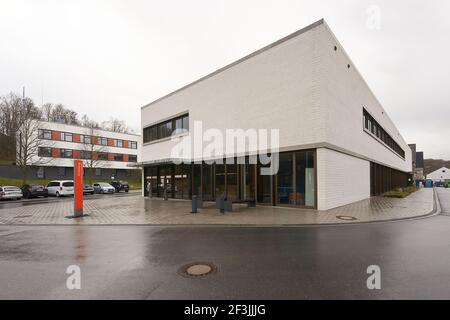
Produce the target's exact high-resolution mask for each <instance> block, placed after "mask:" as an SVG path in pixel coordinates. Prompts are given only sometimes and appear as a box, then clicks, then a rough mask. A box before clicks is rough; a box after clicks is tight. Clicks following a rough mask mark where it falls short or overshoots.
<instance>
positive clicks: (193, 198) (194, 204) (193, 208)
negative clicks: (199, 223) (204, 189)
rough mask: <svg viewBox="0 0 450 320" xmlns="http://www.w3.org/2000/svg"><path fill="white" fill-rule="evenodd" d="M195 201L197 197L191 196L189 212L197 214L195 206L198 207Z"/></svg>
mask: <svg viewBox="0 0 450 320" xmlns="http://www.w3.org/2000/svg"><path fill="white" fill-rule="evenodd" d="M197 200H198V198H197V196H195V195H194V196H192V211H191V213H198V211H197V205H198V203H197Z"/></svg>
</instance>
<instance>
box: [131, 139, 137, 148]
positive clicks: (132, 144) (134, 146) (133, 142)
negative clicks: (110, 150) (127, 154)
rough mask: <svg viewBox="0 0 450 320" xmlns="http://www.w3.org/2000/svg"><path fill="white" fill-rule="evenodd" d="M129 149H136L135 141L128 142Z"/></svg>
mask: <svg viewBox="0 0 450 320" xmlns="http://www.w3.org/2000/svg"><path fill="white" fill-rule="evenodd" d="M130 148H131V149H137V142H136V141H130Z"/></svg>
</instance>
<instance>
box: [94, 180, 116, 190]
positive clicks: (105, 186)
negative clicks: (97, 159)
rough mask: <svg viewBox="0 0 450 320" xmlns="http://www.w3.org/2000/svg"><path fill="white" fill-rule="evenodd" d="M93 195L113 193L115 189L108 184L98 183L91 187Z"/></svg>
mask: <svg viewBox="0 0 450 320" xmlns="http://www.w3.org/2000/svg"><path fill="white" fill-rule="evenodd" d="M92 186H93V187H94V192H95V193H114V192H115V191H116V189H115V188H114V187H113V186H112V185H110V184H109V183H105V182H99V183H94V184H93V185H92Z"/></svg>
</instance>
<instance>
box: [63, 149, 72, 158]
mask: <svg viewBox="0 0 450 320" xmlns="http://www.w3.org/2000/svg"><path fill="white" fill-rule="evenodd" d="M72 157H73V152H72V150H71V149H61V158H72Z"/></svg>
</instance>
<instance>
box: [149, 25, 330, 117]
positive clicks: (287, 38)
mask: <svg viewBox="0 0 450 320" xmlns="http://www.w3.org/2000/svg"><path fill="white" fill-rule="evenodd" d="M324 22H325V20H324V19H323V18H322V19H320V20H318V21H316V22H314V23H312V24H310V25H308V26H306V27H304V28H302V29H300V30H297V31H295V32H294V33H291V34H290V35H287V36H286V37H284V38H281V39H280V40H277V41H275V42H273V43H271V44H269V45H267V46H265V47H263V48H261V49H259V50H256V51H254V52H252V53H250V54H249V55H246V56H245V57H243V58H240V59H239V60H236V61H234V62H232V63H230V64H227V65H226V66H224V67H222V68H220V69H217V70H216V71H213V72H211V73H210V74H208V75H206V76H204V77H201V78H200V79H198V80H195V81H194V82H191V83H189V84H187V85H185V86H184V87H181V88H179V89H177V90H175V91H172V92H171V93H169V94H166V95H164V96H162V97H161V98H158V99H156V100H154V101H152V102H150V103H148V104H146V105H144V106H142V107H141V109H144V108H147V107H149V106H151V105H152V104H155V103H156V102H159V101H161V100H164V99H166V98H168V97H170V96H172V95H174V94H175V93H178V92H180V91H182V90H184V89H187V88H189V87H191V86H193V85H194V84H197V83H199V82H201V81H203V80H206V79H208V78H211V77H213V76H215V75H216V74H219V73H221V72H223V71H225V70H227V69H229V68H231V67H233V66H235V65H237V64H239V63H241V62H244V61H246V60H248V59H250V58H252V57H254V56H256V55H258V54H260V53H263V52H265V51H267V50H269V49H271V48H273V47H276V46H278V45H280V44H282V43H283V42H286V41H288V40H290V39H292V38H295V37H296V36H298V35H300V34H302V33H305V32H306V31H309V30H311V29H313V28H315V27H317V26H319V25H321V24H323V23H324Z"/></svg>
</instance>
